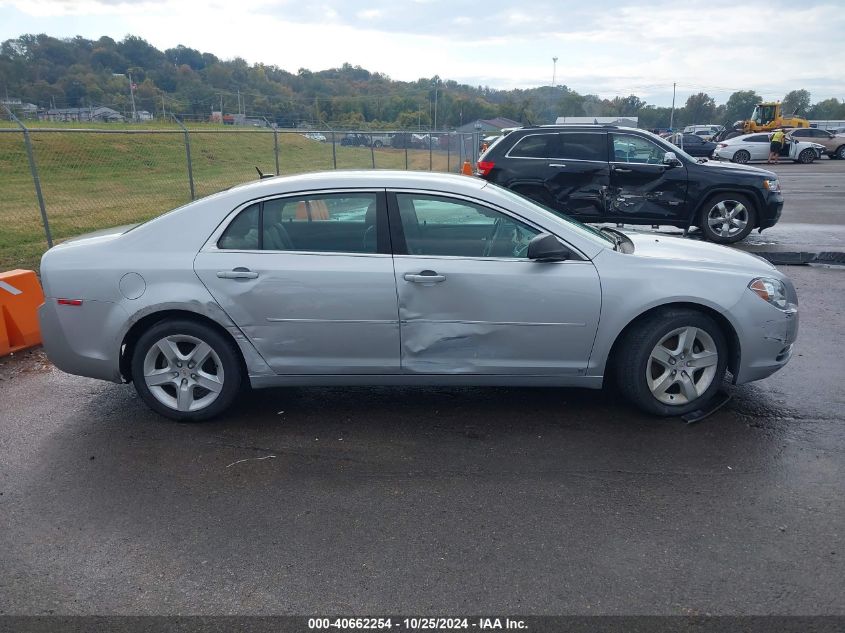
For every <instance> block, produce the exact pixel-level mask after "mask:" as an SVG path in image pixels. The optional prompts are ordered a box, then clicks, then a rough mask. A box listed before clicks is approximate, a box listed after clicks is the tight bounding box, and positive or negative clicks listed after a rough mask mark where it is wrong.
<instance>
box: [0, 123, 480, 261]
mask: <svg viewBox="0 0 845 633" xmlns="http://www.w3.org/2000/svg"><path fill="white" fill-rule="evenodd" d="M27 123H29V122H27ZM479 142H480V139H479V134H478V133H469V134H464V133H455V132H443V133H428V132H419V131H403V130H398V131H378V132H375V131H342V132H339V131H333V130H280V129H270V128H254V129H253V128H244V129H238V128H231V127H228V126H227V127H226V128H223V127H222V126H217V127H215V128H211V127H209V126H198V125H194V126H191V127H185V126H183V125H182V124H181V123H180V122H178V121H175V120H174V122H173V124H172V125H169V126H162V125H159V126H158V127H157V128H156V129H129V128H123V127H120V128H118V127H116V126H115V127H109V126H108V125H107V126H100V127H97V128H87V129H86V128H81V129H73V128H64V127H39V126H31V125H30V126H29V127H28V126H27V124H25V123H23V122H21V121H19V120H17V119H16V118H15V117H14V115H12V113H11V112H8V111H7V112H6V116H5V117H4V118H2V119H0V173H2V185H3V188H2V191H3V194H2V196H0V270H8V269H10V268H35V269H37V267H38V260H39V258H40V256H41V254H42V253H43V252H44V251H45V250H46V249H47V248H48V247H49V246H52V244H53V243H55V242H60V241H62V240H64V239H67V238H69V237H73V236H76V235H80V234H83V233H87V232H91V231H96V230H98V229H102V228H107V227H111V226H119V225H122V224H132V223H136V222H142V221H144V220H147V219H149V218H151V217H154V216H156V215H159V214H161V213H163V212H165V211H168V210H170V209H173V208H175V207H177V206H179V205H182V204H185V203H187V202H190V201H191V200H192V199H196V198H201V197H203V196H206V195H209V194H211V193H214V192H217V191H220V190H222V189H226V188H228V187H231V186H232V185H235V184H239V183H243V182H246V181H249V180H253V179H255V178H257V177H258V173H257V172H256V168H258V169H259V170H261V172H262V173H264V174H295V173H302V172H307V171H320V170H332V169H403V170H431V171H451V172H455V173H457V172H460V171H461V168H462V166H463V164H464V162H465V161H469V163H470V164H475V161H476V160H477V158H478V152H479Z"/></svg>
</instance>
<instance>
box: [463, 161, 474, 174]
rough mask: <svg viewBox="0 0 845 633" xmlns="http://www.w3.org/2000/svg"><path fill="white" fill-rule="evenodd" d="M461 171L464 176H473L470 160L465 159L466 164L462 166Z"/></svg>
mask: <svg viewBox="0 0 845 633" xmlns="http://www.w3.org/2000/svg"><path fill="white" fill-rule="evenodd" d="M461 173H462V174H463V175H464V176H472V165H470V164H469V161H468V160H465V161H464V165H463V167H461Z"/></svg>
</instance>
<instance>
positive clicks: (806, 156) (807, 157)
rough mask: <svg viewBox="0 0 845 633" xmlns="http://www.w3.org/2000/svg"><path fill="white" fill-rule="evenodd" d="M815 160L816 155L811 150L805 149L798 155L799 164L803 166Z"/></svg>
mask: <svg viewBox="0 0 845 633" xmlns="http://www.w3.org/2000/svg"><path fill="white" fill-rule="evenodd" d="M814 160H816V153H815V152H814V151H813V150H811V149H810V148H807V149H803V150H801V153H800V154H798V162H799V163H801V164H802V165H809V164H810V163H812V162H813V161H814Z"/></svg>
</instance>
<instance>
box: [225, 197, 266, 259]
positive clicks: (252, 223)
mask: <svg viewBox="0 0 845 633" xmlns="http://www.w3.org/2000/svg"><path fill="white" fill-rule="evenodd" d="M260 206H261V205H260V204H259V203H256V204H251V205H250V206H248V207H247V208H246V209H244V210H243V211H241V212H240V213H239V214H238V217H236V218H235V219H234V220H232V223H231V224H230V225H229V226H228V227H226V230H225V231H224V232H223V235H221V236H220V239H219V240H217V248H223V249H232V250H249V251H255V250H258V249H259V248H261V245H260V243H259V238H258V217H259V210H260Z"/></svg>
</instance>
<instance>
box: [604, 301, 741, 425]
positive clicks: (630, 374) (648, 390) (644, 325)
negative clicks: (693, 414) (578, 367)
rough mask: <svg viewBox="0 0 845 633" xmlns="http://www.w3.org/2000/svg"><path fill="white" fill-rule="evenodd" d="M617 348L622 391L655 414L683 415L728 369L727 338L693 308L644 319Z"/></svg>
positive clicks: (698, 404)
mask: <svg viewBox="0 0 845 633" xmlns="http://www.w3.org/2000/svg"><path fill="white" fill-rule="evenodd" d="M619 345H620V347H619V349H618V351H617V354H616V375H617V382H618V384H619V388H620V390H621V391H622V393H623V394H624V395H625V396H626V397H627V398H628V399H629V400H630V401H631V402H633V403H634V404H636V405H637V406H638V407H639V408H640V409H642V410H643V411H646V412H648V413H654V414H657V415H662V416H669V415H684V414H686V413H689V412H690V411H694V410H696V409H698V408H700V407H701V406H703V405H704V404H706V403H707V401H708V400H710V399H711V398H712V397H713V395H714V394H715V393H716V391H717V390H718V389H719V386H720V384H721V382H722V378H723V377H724V375H725V369H726V367H727V355H728V346H727V343H726V341H725V335H724V334H723V333H722V330H721V329H720V328H719V326H718V324H717V323H716V322H715V321H714V320H713V319H712V318H711V317H709V316H707V315H706V314H704V313H702V312H698V311H695V310H688V309H667V310H664V311H661V312H658V313H656V314H653V315H651V316H649V317H646V318H645V319H643V320H642V321H640V322H639V323H636V324H634V325H633V326H632V327H631V329H630V330H629V331H628V332H627V333H626V335H625V336H624V338H623V339H622V340H621V341H620V343H619Z"/></svg>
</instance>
